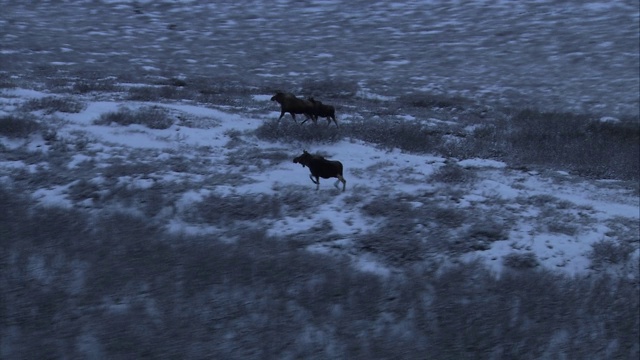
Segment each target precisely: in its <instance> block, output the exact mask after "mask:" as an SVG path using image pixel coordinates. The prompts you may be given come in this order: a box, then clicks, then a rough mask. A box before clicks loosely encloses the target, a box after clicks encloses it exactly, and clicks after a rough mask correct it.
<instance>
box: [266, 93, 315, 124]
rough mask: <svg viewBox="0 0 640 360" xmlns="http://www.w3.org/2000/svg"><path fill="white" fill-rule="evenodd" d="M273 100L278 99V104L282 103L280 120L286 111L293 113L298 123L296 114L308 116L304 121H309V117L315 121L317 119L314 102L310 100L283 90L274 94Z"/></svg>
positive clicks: (292, 115)
mask: <svg viewBox="0 0 640 360" xmlns="http://www.w3.org/2000/svg"><path fill="white" fill-rule="evenodd" d="M271 101H276V102H277V103H278V104H280V117H279V118H278V121H280V119H282V117H283V116H284V114H285V113H289V114H291V117H292V118H293V121H295V122H296V123H297V122H298V121H296V114H304V116H305V117H306V119H305V120H304V121H307V120H309V119H311V120H313V121H314V122H316V121H317V117H315V115H314V104H313V103H311V102H310V101H309V100H304V99H299V98H297V97H296V96H295V95H293V94H291V93H283V92H281V91H278V92H277V93H276V94H275V95H273V97H272V98H271ZM304 121H303V123H304Z"/></svg>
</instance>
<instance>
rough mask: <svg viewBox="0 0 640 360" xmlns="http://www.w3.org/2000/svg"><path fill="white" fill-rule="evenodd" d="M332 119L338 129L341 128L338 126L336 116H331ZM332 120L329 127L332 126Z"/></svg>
mask: <svg viewBox="0 0 640 360" xmlns="http://www.w3.org/2000/svg"><path fill="white" fill-rule="evenodd" d="M331 119H333V122H334V123H336V127H339V126H338V120H336V117H335V115H332V116H331ZM331 119H329V125H331Z"/></svg>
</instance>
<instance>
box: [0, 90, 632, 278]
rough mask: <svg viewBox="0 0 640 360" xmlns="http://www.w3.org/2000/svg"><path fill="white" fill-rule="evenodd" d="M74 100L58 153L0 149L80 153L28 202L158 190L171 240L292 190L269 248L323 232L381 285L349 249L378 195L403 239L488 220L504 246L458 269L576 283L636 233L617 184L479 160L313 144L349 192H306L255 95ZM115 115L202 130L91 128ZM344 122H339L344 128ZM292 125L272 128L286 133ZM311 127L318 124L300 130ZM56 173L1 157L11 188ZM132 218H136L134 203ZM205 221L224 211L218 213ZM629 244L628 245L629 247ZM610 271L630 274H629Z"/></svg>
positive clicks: (15, 94)
mask: <svg viewBox="0 0 640 360" xmlns="http://www.w3.org/2000/svg"><path fill="white" fill-rule="evenodd" d="M45 96H49V94H46V93H42V92H38V91H33V90H25V89H6V90H3V91H2V92H1V93H0V104H2V107H3V109H4V112H6V113H12V111H15V109H16V108H19V107H20V105H21V104H22V103H24V102H26V101H28V100H30V99H34V98H42V97H45ZM114 97H116V96H114ZM78 98H81V99H83V101H86V104H87V106H86V108H85V109H84V110H83V111H81V112H79V113H60V112H58V113H55V114H53V115H51V117H50V118H51V119H55V122H56V123H57V124H56V125H55V127H56V129H57V135H56V140H55V142H51V141H49V142H47V141H45V140H44V139H43V138H42V136H41V135H40V134H35V135H32V136H31V137H29V138H28V139H20V140H15V139H13V140H11V139H8V138H4V137H3V138H0V142H1V144H2V145H3V146H5V147H6V149H7V151H9V152H11V151H26V152H31V153H43V154H47V153H48V152H50V151H54V150H52V146H54V145H53V144H56V143H57V144H60V143H67V144H78V143H81V144H86V145H85V146H83V147H82V148H76V151H75V152H74V153H73V154H72V155H68V156H67V157H65V158H62V159H57V161H62V162H63V163H62V164H60V163H58V164H56V165H55V167H56V169H58V170H55V171H62V172H63V174H62V175H63V176H64V172H65V171H67V172H68V176H67V181H66V182H65V181H62V182H57V183H55V184H52V183H48V182H44V183H43V185H41V186H36V187H33V188H32V189H31V196H32V197H33V198H35V199H37V200H38V201H39V202H40V203H42V204H43V205H47V206H63V207H80V208H86V209H87V210H88V211H90V210H96V211H98V210H99V209H101V208H102V207H104V206H105V205H106V204H108V203H106V202H105V201H102V200H101V199H102V197H101V196H103V195H104V194H106V193H109V191H110V189H109V187H110V186H111V187H113V186H124V187H126V188H127V189H128V190H129V191H133V192H135V191H136V190H143V189H149V188H150V187H161V188H163V189H167V190H166V191H165V192H166V194H165V195H166V196H167V197H170V198H171V199H173V200H171V201H168V204H169V205H167V206H168V207H169V208H168V209H164V210H163V211H160V212H159V214H158V215H156V218H155V221H157V222H159V223H161V224H164V226H165V227H166V229H167V231H173V232H184V233H198V234H211V235H212V236H213V237H215V238H217V237H218V236H220V234H222V233H224V229H221V228H220V226H214V225H215V224H207V223H203V222H197V221H193V220H191V221H190V220H189V218H188V217H186V216H185V213H187V212H188V211H189V209H191V208H193V207H194V206H196V205H197V204H199V203H202V202H205V201H207V198H208V197H210V196H212V195H218V196H221V197H230V196H241V197H242V196H245V197H246V196H249V197H255V198H259V197H260V196H262V195H276V196H277V195H278V194H279V193H281V192H297V193H299V194H303V196H304V197H306V200H305V205H304V206H305V207H306V208H304V209H300V208H299V206H298V207H293V208H291V209H286V210H284V213H282V214H280V216H279V217H271V216H267V217H265V218H256V219H255V220H256V221H258V222H259V224H260V226H261V227H262V228H264V229H266V230H267V232H268V233H269V234H270V235H274V236H295V235H296V234H306V233H308V232H309V231H313V229H314V227H319V228H323V227H325V228H326V227H328V228H329V229H330V231H328V233H327V234H328V238H329V239H330V241H319V242H309V243H308V245H307V247H308V249H309V250H311V251H322V252H332V251H333V252H338V253H340V254H349V256H352V258H353V260H354V265H356V266H358V267H359V268H361V269H364V270H367V271H374V272H376V273H382V274H384V273H386V272H388V271H391V270H393V269H390V268H389V267H388V266H387V265H385V262H384V259H383V257H384V256H383V257H382V258H380V254H378V255H375V254H373V255H372V254H371V253H369V252H368V251H366V250H360V249H358V247H357V246H355V245H354V243H355V242H354V239H357V238H358V237H361V236H366V235H367V234H373V233H376V232H379V231H382V230H383V229H381V228H380V227H384V226H385V223H384V221H383V220H384V216H382V217H380V216H376V214H371V213H370V212H367V211H363V207H364V206H366V204H367V203H368V202H369V200H370V199H375V198H378V197H381V196H385V197H388V198H389V199H393V201H394V202H397V204H408V205H410V206H411V207H412V208H414V209H416V210H415V211H416V215H415V216H412V215H406V214H405V215H403V216H407V219H406V221H407V223H406V227H407V229H406V230H408V231H420V229H426V230H424V231H426V232H427V233H426V234H425V239H427V240H426V241H427V242H428V241H429V235H428V231H429V230H428V228H425V226H428V225H427V222H428V221H429V220H428V219H424V221H423V222H424V223H421V218H420V217H421V216H426V217H429V216H430V213H431V212H433V211H436V210H437V209H438V208H445V209H450V210H452V211H458V212H461V213H464V214H465V215H464V217H465V220H464V221H469V222H474V223H475V222H482V221H483V220H482V219H486V220H487V221H489V225H487V226H488V227H494V228H495V229H493V230H495V231H496V232H504V236H502V237H501V238H497V239H492V241H491V242H490V243H489V245H486V246H483V247H481V248H479V249H475V250H473V251H465V252H464V254H462V255H461V256H460V257H458V255H460V254H454V255H452V257H451V259H457V260H465V261H467V260H471V259H476V258H480V259H482V260H483V261H485V262H486V263H487V264H488V265H489V266H490V267H492V268H494V269H495V270H496V272H498V273H499V272H500V270H501V268H502V266H503V261H504V258H505V256H507V255H509V254H514V253H515V254H520V253H533V254H535V257H536V258H537V259H538V261H539V263H540V264H541V265H542V266H545V267H547V268H551V269H558V270H559V271H562V272H566V273H568V274H584V273H586V272H588V271H591V269H592V264H591V261H590V260H589V253H590V251H591V250H592V248H591V245H592V244H593V243H594V242H597V241H602V240H607V239H609V240H618V239H619V238H620V237H621V236H631V237H633V236H636V237H637V234H635V235H634V234H633V231H635V230H634V228H633V226H631V227H630V228H628V232H631V233H630V234H629V233H627V234H626V235H625V233H624V232H621V230H620V226H623V228H624V226H625V224H627V225H628V224H634V223H635V224H637V223H638V221H640V219H639V213H640V209H639V200H638V196H637V193H634V190H633V189H632V188H628V187H626V186H624V183H623V182H621V181H603V180H587V179H582V178H578V177H576V176H573V175H570V174H568V173H566V172H562V171H552V172H542V173H541V172H535V171H528V172H527V171H523V170H518V169H512V168H509V167H508V166H506V164H504V163H502V162H498V161H495V160H488V159H479V158H478V159H467V160H461V161H460V160H457V159H451V158H444V157H440V156H431V155H420V154H410V153H405V152H402V151H399V150H397V149H396V150H392V151H390V150H386V149H381V148H378V147H376V146H374V145H372V144H367V143H365V142H362V141H360V140H356V139H348V140H343V141H340V142H338V143H333V144H320V145H308V146H313V148H310V149H308V150H309V151H312V152H320V153H323V154H325V155H326V156H327V157H329V158H335V159H339V160H340V161H342V162H343V164H344V166H345V175H344V176H345V178H346V179H347V189H346V191H345V192H340V191H339V190H336V189H335V188H334V187H333V180H321V186H320V190H319V191H317V192H316V191H315V190H314V188H315V185H314V184H312V183H311V181H310V180H309V177H308V170H307V169H306V168H302V167H300V165H298V164H294V163H293V162H292V161H291V160H292V159H293V157H295V156H297V155H299V153H301V151H302V149H301V146H303V145H301V144H286V143H270V142H266V141H262V140H259V139H258V138H257V137H256V136H255V135H253V132H252V130H254V129H256V128H257V127H258V126H260V125H262V124H263V123H265V122H273V121H275V120H274V119H275V118H276V117H277V114H278V113H277V112H275V111H267V112H265V113H264V114H262V115H261V116H256V115H252V114H247V113H246V110H244V109H246V108H269V107H274V108H275V109H277V104H275V103H271V102H270V101H269V94H264V95H254V96H252V97H251V98H250V100H249V103H246V102H245V103H244V105H243V107H241V108H233V107H228V106H227V107H219V106H211V105H203V104H196V103H186V102H156V103H148V102H145V103H142V102H135V101H95V100H91V97H90V96H86V97H84V98H83V97H78ZM124 106H126V107H127V108H129V109H133V110H135V109H136V108H138V107H142V106H144V107H147V108H148V107H149V106H156V107H160V108H164V109H166V110H167V111H168V112H169V114H170V116H171V117H172V118H174V119H191V120H193V119H199V121H198V122H197V123H198V124H199V125H198V126H197V127H193V126H186V125H184V124H185V123H186V122H182V123H181V122H180V121H176V122H175V123H174V124H173V125H172V126H170V127H169V128H167V129H150V128H148V127H146V126H143V125H139V124H132V125H128V126H122V125H119V124H115V123H111V124H102V125H96V124H95V120H97V119H99V118H100V117H101V115H103V114H107V113H110V112H115V111H118V109H121V108H122V107H124ZM275 109H273V110H275ZM243 111H245V113H243ZM346 115H347V114H343V117H344V118H349V116H346ZM352 115H353V116H355V114H352ZM288 117H289V115H287V118H285V119H284V120H282V121H291V120H290V119H288ZM307 125H308V126H316V125H312V124H304V125H301V126H307ZM317 126H325V124H321V125H317ZM252 153H255V154H260V153H275V154H278V159H277V160H276V161H275V162H272V163H271V164H267V165H265V166H263V164H262V163H260V162H255V161H253V160H248V161H246V163H243V158H242V157H243V156H245V155H246V154H252ZM238 154H241V155H238ZM243 154H244V155H243ZM43 158H44V157H43ZM175 158H178V159H179V160H178V161H179V162H188V164H187V165H186V166H184V167H183V168H182V170H180V171H176V170H174V168H175V167H176V165H179V164H176V163H175V161H176V160H172V159H175ZM123 161H124V163H125V164H129V165H130V166H137V165H139V164H150V165H149V166H150V168H151V170H147V171H133V172H131V173H122V174H118V173H117V172H116V173H115V175H111V176H112V177H113V176H115V178H110V179H108V181H107V179H106V178H107V177H109V175H107V174H106V173H107V171H108V169H109V168H110V167H111V166H114V164H120V163H122V162H123ZM261 161H262V160H261ZM53 166H54V165H52V164H50V163H49V162H47V161H41V162H35V163H26V162H24V161H15V160H12V157H10V156H3V157H2V159H1V161H0V181H2V182H3V183H6V184H10V183H11V182H12V181H15V179H14V178H15V177H16V176H17V175H16V174H21V173H23V172H26V173H28V174H33V175H32V176H39V171H45V172H46V171H47V170H46V169H50V168H52V167H53ZM444 166H457V167H459V168H461V169H465V170H468V171H470V172H472V173H473V174H474V177H475V178H474V180H473V181H469V182H463V183H460V184H451V183H443V182H438V181H435V180H433V179H432V175H433V174H434V173H436V172H438V170H439V169H441V168H442V167H444ZM43 169H45V170H43ZM59 169H61V170H59ZM222 175H224V176H222ZM239 179H241V180H239ZM81 181H84V182H86V183H88V184H92V185H93V186H95V189H94V190H92V191H89V192H86V193H84V194H83V195H81V196H78V195H77V194H75V193H74V192H73V190H72V188H73V187H74V185H77V184H78V183H79V182H81ZM72 193H74V194H75V195H71V194H72ZM350 197H354V198H355V200H354V199H353V198H350ZM434 203H435V204H437V208H436V207H434ZM133 207H134V209H135V207H136V206H135V204H134V206H133ZM211 209H213V210H214V211H220V212H225V211H226V210H225V207H224V203H222V204H219V208H216V206H215V205H214V206H212V207H211ZM385 215H386V216H391V217H393V216H394V214H385ZM478 219H480V220H478ZM465 226H468V224H456V225H452V226H451V229H448V231H450V234H451V235H450V236H451V237H458V238H460V239H462V241H469V242H470V243H471V242H474V241H476V240H477V239H476V237H477V234H476V235H474V233H473V232H472V231H469V232H468V233H467V234H468V235H464V234H465V232H464V231H465V230H464V228H465ZM627 227H628V226H627ZM636 230H637V228H636ZM488 231H491V229H488ZM398 236H400V237H401V236H402V235H398ZM465 236H468V239H466V238H465ZM221 238H224V236H221ZM634 244H635V245H636V246H637V244H638V242H637V241H635V243H634ZM427 246H428V244H427ZM639 254H640V253H639V251H638V249H637V248H636V249H635V252H634V253H633V255H632V256H633V257H635V258H636V259H637V258H638V256H639ZM376 256H378V257H376ZM630 263H637V261H632V262H630ZM616 271H622V272H624V273H627V274H628V275H629V276H632V275H633V274H636V272H637V271H638V269H637V268H625V269H616Z"/></svg>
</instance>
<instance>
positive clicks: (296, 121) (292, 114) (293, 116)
mask: <svg viewBox="0 0 640 360" xmlns="http://www.w3.org/2000/svg"><path fill="white" fill-rule="evenodd" d="M289 114H291V117H292V118H293V121H294V122H295V123H296V124H297V123H298V120H296V114H294V113H292V112H289Z"/></svg>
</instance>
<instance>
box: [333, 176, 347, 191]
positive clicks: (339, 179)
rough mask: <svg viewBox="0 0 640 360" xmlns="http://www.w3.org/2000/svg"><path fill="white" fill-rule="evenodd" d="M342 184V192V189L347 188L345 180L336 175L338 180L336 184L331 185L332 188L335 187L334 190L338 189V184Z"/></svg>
mask: <svg viewBox="0 0 640 360" xmlns="http://www.w3.org/2000/svg"><path fill="white" fill-rule="evenodd" d="M339 182H342V191H344V189H345V188H346V187H347V180H345V179H344V178H343V177H342V175H338V180H336V182H335V183H334V184H333V186H335V187H336V189H340V188H339V187H338V183H339Z"/></svg>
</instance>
